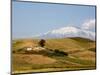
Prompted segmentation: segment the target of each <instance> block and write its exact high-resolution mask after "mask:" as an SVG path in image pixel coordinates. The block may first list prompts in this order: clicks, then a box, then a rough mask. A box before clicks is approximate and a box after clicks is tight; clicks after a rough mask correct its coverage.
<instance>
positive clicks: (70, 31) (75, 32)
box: [36, 26, 95, 40]
mask: <svg viewBox="0 0 100 75" xmlns="http://www.w3.org/2000/svg"><path fill="white" fill-rule="evenodd" d="M36 37H37V38H41V39H44V38H45V39H46V38H66V37H82V38H88V39H91V40H95V33H94V32H91V31H87V30H83V29H79V28H76V27H72V26H70V27H63V28H59V29H55V30H52V31H49V32H47V33H44V34H41V35H38V36H36Z"/></svg>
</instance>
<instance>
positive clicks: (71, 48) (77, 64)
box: [12, 37, 96, 73]
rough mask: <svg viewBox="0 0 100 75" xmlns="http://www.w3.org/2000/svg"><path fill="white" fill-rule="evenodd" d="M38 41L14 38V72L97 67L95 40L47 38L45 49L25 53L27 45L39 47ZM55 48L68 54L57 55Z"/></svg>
mask: <svg viewBox="0 0 100 75" xmlns="http://www.w3.org/2000/svg"><path fill="white" fill-rule="evenodd" d="M38 42H39V39H18V40H13V42H12V45H13V47H12V52H13V53H12V69H13V73H26V72H46V71H62V70H80V69H95V68H96V65H95V63H96V62H95V57H96V53H95V51H96V50H95V49H96V48H95V47H96V46H95V41H92V40H89V39H85V38H79V37H75V38H59V39H46V43H45V47H44V48H45V49H46V50H45V51H42V50H41V51H39V52H37V53H36V52H35V51H34V52H32V53H27V52H26V53H24V48H25V47H32V48H34V47H37V46H38ZM20 50H22V52H20ZM55 50H59V51H62V52H63V53H67V54H68V56H62V55H59V54H58V55H57V53H56V51H55ZM50 51H51V52H50ZM19 67H20V68H19Z"/></svg>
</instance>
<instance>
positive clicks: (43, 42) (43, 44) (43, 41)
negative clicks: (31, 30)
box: [38, 39, 46, 47]
mask: <svg viewBox="0 0 100 75" xmlns="http://www.w3.org/2000/svg"><path fill="white" fill-rule="evenodd" d="M45 42H46V41H45V40H44V39H41V40H40V41H39V43H38V44H39V46H41V47H44V46H45Z"/></svg>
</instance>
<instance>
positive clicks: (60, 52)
mask: <svg viewBox="0 0 100 75" xmlns="http://www.w3.org/2000/svg"><path fill="white" fill-rule="evenodd" d="M54 52H55V55H57V56H68V53H66V52H63V51H60V50H59V49H55V50H54Z"/></svg>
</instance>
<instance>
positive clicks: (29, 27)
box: [12, 1, 95, 38]
mask: <svg viewBox="0 0 100 75" xmlns="http://www.w3.org/2000/svg"><path fill="white" fill-rule="evenodd" d="M94 22H95V7H94V6H79V5H78V6H77V5H63V4H45V3H31V2H16V1H13V3H12V36H13V38H23V37H32V36H35V35H37V34H40V33H45V32H47V31H50V30H53V29H57V28H61V27H65V26H75V27H79V28H83V29H88V30H91V31H94ZM90 28H91V29H90Z"/></svg>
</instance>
